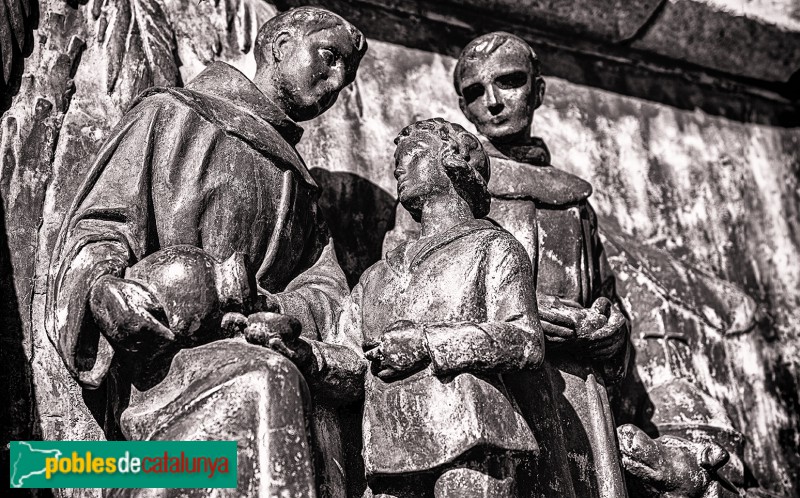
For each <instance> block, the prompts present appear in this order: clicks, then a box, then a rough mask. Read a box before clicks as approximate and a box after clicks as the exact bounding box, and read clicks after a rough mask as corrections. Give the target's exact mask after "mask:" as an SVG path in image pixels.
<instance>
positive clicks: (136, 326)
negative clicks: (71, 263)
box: [89, 275, 175, 353]
mask: <svg viewBox="0 0 800 498" xmlns="http://www.w3.org/2000/svg"><path fill="white" fill-rule="evenodd" d="M89 309H90V311H91V313H92V317H93V318H94V321H95V323H96V324H97V326H98V327H99V329H100V331H101V332H102V333H103V335H104V336H106V338H108V341H109V342H110V343H111V345H112V346H114V347H115V348H117V349H121V350H124V351H128V352H132V353H135V352H139V351H144V350H158V349H160V348H162V347H163V346H165V345H166V344H169V343H171V342H174V341H175V335H174V334H173V333H172V331H171V330H170V329H169V327H167V325H166V324H167V323H168V322H167V318H166V315H165V313H164V310H163V308H162V307H161V304H159V302H158V300H157V299H156V298H155V296H153V294H152V293H151V292H150V291H149V290H148V289H147V288H146V287H145V286H144V285H142V284H140V283H138V282H135V281H132V280H126V279H123V278H118V277H114V276H112V275H105V276H103V277H101V278H100V279H98V280H97V282H95V284H94V285H93V286H92V289H91V291H90V292H89Z"/></svg>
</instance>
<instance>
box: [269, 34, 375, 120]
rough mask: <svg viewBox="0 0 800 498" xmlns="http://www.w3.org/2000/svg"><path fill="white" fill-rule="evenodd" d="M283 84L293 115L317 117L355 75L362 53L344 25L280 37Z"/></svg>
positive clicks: (298, 117) (300, 118)
mask: <svg viewBox="0 0 800 498" xmlns="http://www.w3.org/2000/svg"><path fill="white" fill-rule="evenodd" d="M277 42H278V43H279V50H280V58H281V60H280V61H279V62H278V68H277V69H278V70H277V71H276V74H278V75H279V85H280V88H281V93H282V95H283V97H284V99H285V100H286V103H287V106H286V107H287V109H288V114H289V116H290V117H291V118H292V119H294V120H295V121H306V120H309V119H313V118H315V117H317V116H319V115H320V114H322V113H323V112H325V111H326V110H328V109H329V108H330V107H331V106H332V105H333V104H334V102H336V98H337V97H338V96H339V92H340V91H341V90H342V88H344V87H345V86H347V85H348V84H349V83H351V82H352V81H353V79H354V78H355V74H356V70H357V69H358V64H359V62H360V60H361V54H359V53H358V51H357V50H356V47H355V46H354V45H353V42H352V41H351V37H350V36H349V34H348V33H347V30H346V29H345V28H344V26H335V27H333V28H326V29H322V30H320V31H317V32H314V33H309V34H305V35H302V34H299V33H298V34H294V35H286V36H285V37H283V38H281V37H279V38H278V40H277Z"/></svg>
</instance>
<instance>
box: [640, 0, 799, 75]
mask: <svg viewBox="0 0 800 498" xmlns="http://www.w3.org/2000/svg"><path fill="white" fill-rule="evenodd" d="M720 3H723V4H725V3H727V4H730V5H720ZM737 3H738V2H737ZM747 3H749V2H740V4H747ZM733 6H735V4H734V3H733V2H718V1H708V0H704V1H702V0H701V1H697V0H668V1H666V2H665V3H664V7H663V9H662V11H661V12H660V13H659V15H658V16H657V17H656V18H655V19H654V20H653V22H652V25H651V26H650V28H649V29H647V30H646V31H644V32H643V33H642V35H641V36H640V37H638V39H637V40H636V41H635V42H634V43H633V44H632V46H633V47H634V48H637V49H640V50H644V51H647V52H652V53H654V54H658V55H662V56H665V57H669V58H671V59H676V60H683V61H687V62H691V63H693V64H698V65H700V66H703V67H707V68H711V69H715V70H719V71H724V72H726V73H729V74H733V75H738V76H744V77H747V78H755V79H760V80H766V81H776V82H782V83H784V82H788V81H789V78H791V77H792V75H793V74H795V73H796V72H797V71H800V23H798V22H797V21H796V20H794V22H793V21H792V20H791V19H788V20H786V21H784V22H782V23H780V24H778V23H775V21H768V20H765V19H762V18H759V17H755V16H753V15H748V14H750V13H749V12H748V11H746V10H745V11H744V12H742V11H741V10H740V11H739V12H736V11H733V10H732V9H731V7H733Z"/></svg>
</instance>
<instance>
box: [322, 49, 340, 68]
mask: <svg viewBox="0 0 800 498" xmlns="http://www.w3.org/2000/svg"><path fill="white" fill-rule="evenodd" d="M319 55H320V56H321V57H322V60H323V61H325V64H327V65H329V66H333V65H334V64H336V60H337V58H338V57H337V56H336V52H334V51H333V50H331V49H329V48H321V49H319Z"/></svg>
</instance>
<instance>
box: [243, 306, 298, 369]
mask: <svg viewBox="0 0 800 498" xmlns="http://www.w3.org/2000/svg"><path fill="white" fill-rule="evenodd" d="M301 332H302V326H301V324H300V322H299V321H298V320H297V319H296V318H295V317H293V316H289V315H281V314H279V313H272V312H269V311H261V312H258V313H253V314H252V315H250V316H248V317H247V327H246V328H245V329H244V337H245V339H246V340H247V342H249V343H252V344H258V345H260V346H265V347H268V348H270V349H272V350H273V351H276V352H278V353H280V354H282V355H283V356H285V357H287V358H289V359H290V360H292V362H294V364H295V365H297V366H298V368H300V370H304V369H305V368H306V367H308V366H309V365H310V363H311V361H312V357H313V352H312V351H311V346H310V345H309V344H308V343H307V342H306V341H304V340H303V339H301V338H300V333H301Z"/></svg>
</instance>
